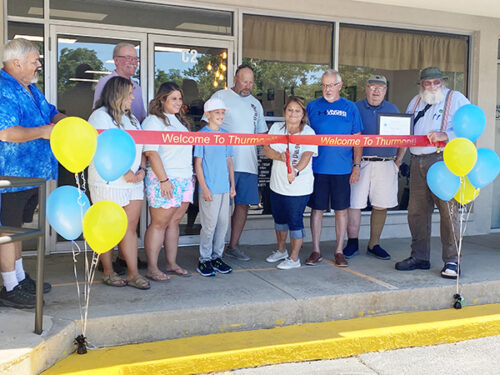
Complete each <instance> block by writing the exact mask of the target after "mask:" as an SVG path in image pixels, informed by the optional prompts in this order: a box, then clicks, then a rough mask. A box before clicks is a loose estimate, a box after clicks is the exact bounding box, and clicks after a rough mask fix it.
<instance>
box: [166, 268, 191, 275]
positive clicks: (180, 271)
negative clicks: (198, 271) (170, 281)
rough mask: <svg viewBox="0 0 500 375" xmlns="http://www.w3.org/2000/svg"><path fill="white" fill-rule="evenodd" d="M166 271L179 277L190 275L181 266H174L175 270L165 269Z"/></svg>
mask: <svg viewBox="0 0 500 375" xmlns="http://www.w3.org/2000/svg"><path fill="white" fill-rule="evenodd" d="M166 271H167V273H170V274H172V275H176V276H180V277H191V274H190V273H189V272H188V271H187V270H185V269H184V268H182V267H179V268H176V269H175V270H166Z"/></svg>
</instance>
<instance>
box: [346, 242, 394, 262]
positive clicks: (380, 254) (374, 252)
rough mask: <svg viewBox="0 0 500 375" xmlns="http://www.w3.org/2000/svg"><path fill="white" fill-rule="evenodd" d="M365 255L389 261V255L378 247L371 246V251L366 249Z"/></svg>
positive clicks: (368, 248)
mask: <svg viewBox="0 0 500 375" xmlns="http://www.w3.org/2000/svg"><path fill="white" fill-rule="evenodd" d="M366 253H367V254H368V255H371V256H374V257H375V258H378V259H382V260H389V259H391V256H390V255H389V253H388V252H387V251H385V250H384V249H382V248H381V247H380V245H375V246H373V249H370V247H367V248H366ZM346 258H347V257H346Z"/></svg>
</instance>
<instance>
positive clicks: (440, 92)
mask: <svg viewBox="0 0 500 375" xmlns="http://www.w3.org/2000/svg"><path fill="white" fill-rule="evenodd" d="M444 89H445V87H444V86H441V87H440V88H438V89H437V90H436V92H431V91H428V90H425V89H424V88H423V87H420V93H419V95H420V97H421V98H422V100H423V101H424V102H426V103H427V104H430V105H434V104H437V103H441V102H442V101H443V100H444Z"/></svg>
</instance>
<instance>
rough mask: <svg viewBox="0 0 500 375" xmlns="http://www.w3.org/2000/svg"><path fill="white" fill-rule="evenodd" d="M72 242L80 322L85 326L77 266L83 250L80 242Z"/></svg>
mask: <svg viewBox="0 0 500 375" xmlns="http://www.w3.org/2000/svg"><path fill="white" fill-rule="evenodd" d="M71 243H72V246H71V251H72V253H73V272H74V274H75V281H76V283H75V285H76V293H77V295H78V307H79V308H80V324H81V326H82V327H83V326H84V324H83V315H84V313H83V306H82V296H81V293H80V283H79V281H78V271H77V268H76V265H77V263H78V260H77V256H78V255H79V254H80V253H81V251H80V247H79V246H78V244H77V243H76V242H75V241H71ZM75 247H76V249H77V251H75Z"/></svg>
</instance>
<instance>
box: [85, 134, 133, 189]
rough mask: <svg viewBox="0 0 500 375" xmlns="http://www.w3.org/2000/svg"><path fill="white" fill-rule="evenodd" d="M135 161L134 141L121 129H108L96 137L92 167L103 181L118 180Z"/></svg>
mask: <svg viewBox="0 0 500 375" xmlns="http://www.w3.org/2000/svg"><path fill="white" fill-rule="evenodd" d="M134 160H135V143H134V139H133V138H132V137H131V136H130V134H128V133H127V132H126V131H125V130H123V129H118V128H116V129H108V130H105V131H103V132H102V133H101V134H99V136H98V137H97V149H96V152H95V155H94V166H95V168H96V170H97V173H99V176H101V177H102V179H103V180H104V181H107V182H110V181H115V180H117V179H119V178H120V177H121V176H123V175H124V174H125V173H127V171H128V170H129V169H130V167H131V166H132V164H133V163H134Z"/></svg>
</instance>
